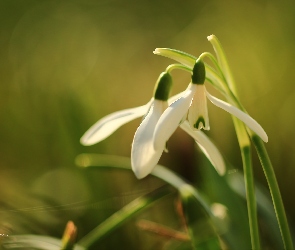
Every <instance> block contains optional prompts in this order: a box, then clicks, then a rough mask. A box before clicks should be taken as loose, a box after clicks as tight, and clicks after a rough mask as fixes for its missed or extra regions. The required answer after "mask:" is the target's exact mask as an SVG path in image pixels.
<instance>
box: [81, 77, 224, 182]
mask: <svg viewBox="0 0 295 250" xmlns="http://www.w3.org/2000/svg"><path fill="white" fill-rule="evenodd" d="M171 83H172V79H171V76H170V75H169V74H168V73H167V72H164V73H162V74H161V75H160V77H159V79H158V82H157V84H156V87H155V91H154V97H153V98H152V99H151V100H150V101H149V102H148V103H147V104H145V105H143V106H140V107H135V108H130V109H125V110H121V111H117V112H114V113H112V114H109V115H107V116H105V117H103V118H102V119H100V120H99V121H97V122H96V123H95V124H94V125H93V126H91V127H90V128H89V130H87V131H86V133H85V134H84V135H83V136H82V138H81V140H80V142H81V144H83V145H85V146H90V145H93V144H96V143H98V142H100V141H102V140H104V139H106V138H107V137H108V136H110V135H111V134H112V133H114V132H115V131H116V130H117V129H118V128H120V127H121V126H123V125H124V124H126V123H128V122H130V121H132V120H134V119H136V118H139V117H143V116H145V118H144V119H143V121H142V123H141V124H140V126H139V127H138V129H137V131H136V133H135V136H134V139H133V143H132V152H131V154H132V157H131V158H132V169H133V171H134V172H135V174H136V176H137V177H138V178H144V177H145V176H146V175H148V174H149V173H150V172H151V171H152V169H153V168H154V167H155V165H156V164H157V163H158V160H159V158H160V157H161V155H162V153H163V150H164V148H165V146H163V147H161V148H159V149H158V150H154V147H153V143H152V139H153V134H154V130H155V127H156V124H157V122H158V120H159V118H160V116H161V115H162V113H163V112H164V110H165V109H166V108H167V106H168V104H171V103H172V102H174V101H175V100H177V99H178V98H179V97H180V96H182V95H183V93H180V94H178V95H175V96H173V97H171V98H169V99H168V103H167V98H168V94H169V89H170V86H171ZM180 127H181V128H182V129H183V130H184V131H185V132H186V133H188V134H189V135H190V136H191V137H193V138H194V140H195V141H196V143H197V144H198V146H199V147H200V149H201V150H202V151H203V153H204V154H205V155H206V157H207V158H208V159H209V161H210V162H211V163H212V165H213V166H214V167H215V168H216V170H217V171H218V173H219V174H221V175H223V174H224V173H225V163H224V160H223V157H222V155H221V154H220V151H219V150H218V149H217V148H216V146H215V145H214V144H213V143H212V142H211V140H210V139H209V138H208V137H207V136H206V135H205V134H204V133H203V132H201V131H193V130H192V129H191V128H190V126H189V124H188V123H187V122H184V123H182V124H181V125H180Z"/></svg>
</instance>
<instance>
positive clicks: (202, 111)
mask: <svg viewBox="0 0 295 250" xmlns="http://www.w3.org/2000/svg"><path fill="white" fill-rule="evenodd" d="M188 121H189V124H190V126H191V128H192V129H197V130H199V129H202V128H203V129H205V130H209V129H210V126H209V117H208V108H207V97H206V87H205V85H204V84H202V85H199V84H196V93H195V95H194V98H193V101H192V104H191V106H190V108H189V112H188Z"/></svg>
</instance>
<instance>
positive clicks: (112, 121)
mask: <svg viewBox="0 0 295 250" xmlns="http://www.w3.org/2000/svg"><path fill="white" fill-rule="evenodd" d="M151 102H152V100H151V101H149V102H148V103H147V104H146V105H143V106H140V107H136V108H130V109H124V110H121V111H117V112H114V113H112V114H109V115H107V116H105V117H104V118H102V119H100V120H99V121H97V122H96V123H95V124H94V125H93V126H91V127H90V129H88V130H87V131H86V133H85V134H84V135H83V136H82V138H81V140H80V142H81V144H83V145H85V146H91V145H93V144H95V143H98V142H100V141H102V140H104V139H105V138H107V137H108V136H109V135H111V134H112V133H114V132H115V131H116V130H117V129H118V128H120V127H121V126H122V125H124V124H126V123H128V122H130V121H132V120H134V119H136V118H138V117H141V116H144V115H145V114H146V113H147V112H148V109H149V107H150V105H151Z"/></svg>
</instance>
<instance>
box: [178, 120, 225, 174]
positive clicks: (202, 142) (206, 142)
mask: <svg viewBox="0 0 295 250" xmlns="http://www.w3.org/2000/svg"><path fill="white" fill-rule="evenodd" d="M180 127H181V128H182V129H183V130H184V131H185V132H187V133H188V134H189V135H190V136H191V137H193V138H194V139H195V141H196V143H197V144H198V146H199V147H200V149H201V150H202V152H203V153H204V154H205V156H206V157H207V158H208V160H209V161H210V162H211V164H212V165H213V167H215V169H216V171H217V172H218V173H219V174H220V175H224V174H225V171H226V167H225V163H224V160H223V157H222V155H221V153H220V151H219V150H218V148H217V147H216V146H215V145H214V144H213V142H212V141H211V140H210V139H209V138H208V137H207V136H206V134H205V133H203V132H202V131H199V130H192V129H191V127H190V125H189V123H188V122H187V121H185V122H184V123H182V124H181V125H180Z"/></svg>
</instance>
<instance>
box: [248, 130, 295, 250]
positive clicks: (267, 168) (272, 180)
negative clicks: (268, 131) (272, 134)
mask: <svg viewBox="0 0 295 250" xmlns="http://www.w3.org/2000/svg"><path fill="white" fill-rule="evenodd" d="M252 141H253V143H254V145H255V148H256V151H257V154H258V156H259V159H260V162H261V165H262V167H263V171H264V174H265V176H266V179H267V183H268V186H269V189H270V194H271V197H272V202H273V204H274V208H275V212H276V216H277V220H278V223H279V227H280V231H281V235H282V239H283V243H284V249H286V250H292V249H293V242H292V238H291V234H290V230H289V225H288V221H287V217H286V213H285V208H284V204H283V201H282V197H281V193H280V189H279V186H278V182H277V179H276V175H275V172H274V169H273V166H272V164H271V161H270V159H269V156H268V153H267V151H266V149H265V146H264V143H263V141H262V140H261V139H260V138H259V137H258V136H257V135H253V136H252Z"/></svg>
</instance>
